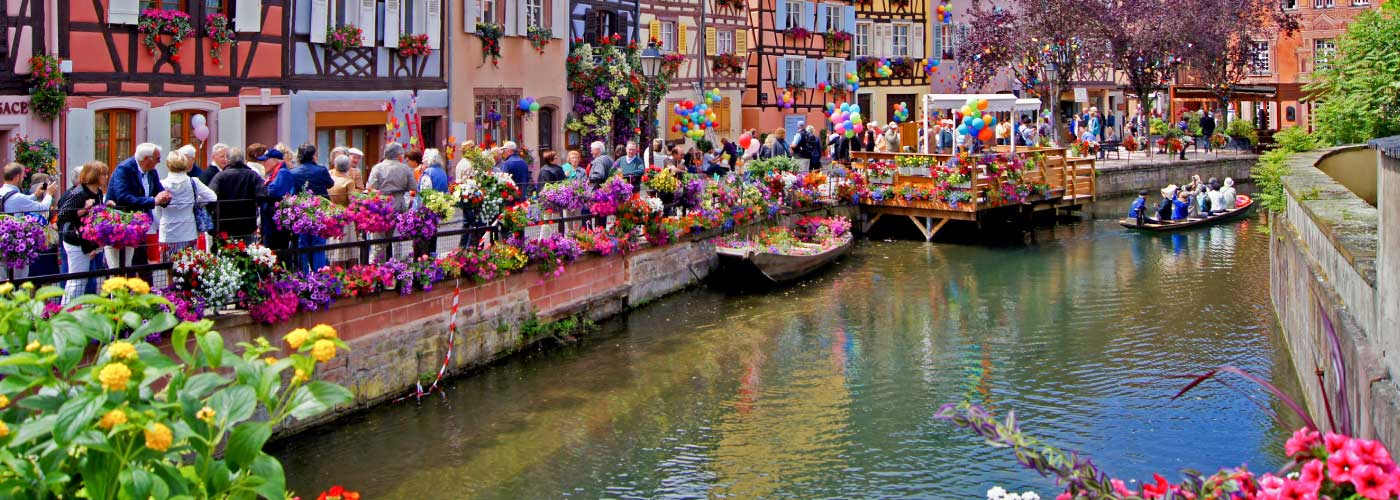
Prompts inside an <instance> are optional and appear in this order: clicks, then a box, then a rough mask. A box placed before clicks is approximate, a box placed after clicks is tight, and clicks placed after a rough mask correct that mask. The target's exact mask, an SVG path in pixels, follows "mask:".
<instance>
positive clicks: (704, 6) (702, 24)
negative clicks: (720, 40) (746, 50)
mask: <svg viewBox="0 0 1400 500" xmlns="http://www.w3.org/2000/svg"><path fill="white" fill-rule="evenodd" d="M638 3H641V2H638ZM709 8H710V2H709V1H708V0H705V1H701V2H700V46H699V47H697V48H696V49H697V50H696V52H699V53H700V58H699V59H700V71H697V72H696V73H698V74H699V75H700V94H701V96H704V93H705V56H707V55H709V53H707V52H705V47H708V46H709V45H707V44H708V43H709V40H707V39H706V38H707V35H706V33H705V32H706V30H705V17H706V16H708V15H709V14H708V13H706V12H705V11H706V10H708V9H709ZM676 26H677V27H678V28H679V27H680V23H677V24H676ZM681 29H684V28H681ZM734 36H739V35H738V33H735V35H734ZM681 50H682V51H684V50H685V47H681Z"/></svg>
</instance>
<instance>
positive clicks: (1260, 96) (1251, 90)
mask: <svg viewBox="0 0 1400 500" xmlns="http://www.w3.org/2000/svg"><path fill="white" fill-rule="evenodd" d="M1277 93H1278V87H1275V86H1273V85H1236V86H1235V87H1234V88H1232V89H1230V99H1232V100H1236V101H1259V100H1265V99H1268V100H1273V98H1274V96H1275V95H1276V94H1277ZM1172 97H1174V98H1176V99H1210V100H1215V99H1216V95H1215V92H1212V91H1211V90H1210V88H1209V87H1206V86H1204V85H1177V86H1175V87H1172Z"/></svg>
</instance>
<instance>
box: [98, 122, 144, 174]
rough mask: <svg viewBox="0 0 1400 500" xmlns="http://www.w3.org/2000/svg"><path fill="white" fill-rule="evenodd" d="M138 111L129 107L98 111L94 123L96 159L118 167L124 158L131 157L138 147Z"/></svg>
mask: <svg viewBox="0 0 1400 500" xmlns="http://www.w3.org/2000/svg"><path fill="white" fill-rule="evenodd" d="M135 128H136V112H135V111H132V110H129V109H104V110H102V111H98V112H97V114H96V118H95V123H94V130H93V132H94V133H93V135H94V138H93V139H94V143H95V146H96V149H95V150H94V151H95V153H96V154H95V155H94V156H96V159H97V160H99V161H103V162H106V163H107V166H108V167H110V168H116V167H117V164H118V163H121V162H122V160H125V159H127V158H130V157H131V155H132V153H133V152H134V151H135V149H136V144H135V142H136V136H135Z"/></svg>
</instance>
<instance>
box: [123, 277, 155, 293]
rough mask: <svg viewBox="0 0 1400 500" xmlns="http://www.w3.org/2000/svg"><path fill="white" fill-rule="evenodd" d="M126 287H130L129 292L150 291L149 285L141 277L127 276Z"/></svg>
mask: <svg viewBox="0 0 1400 500" xmlns="http://www.w3.org/2000/svg"><path fill="white" fill-rule="evenodd" d="M126 287H127V288H130V289H131V293H134V294H137V295H145V294H148V293H151V285H150V284H148V283H146V280H143V279H141V278H127V280H126Z"/></svg>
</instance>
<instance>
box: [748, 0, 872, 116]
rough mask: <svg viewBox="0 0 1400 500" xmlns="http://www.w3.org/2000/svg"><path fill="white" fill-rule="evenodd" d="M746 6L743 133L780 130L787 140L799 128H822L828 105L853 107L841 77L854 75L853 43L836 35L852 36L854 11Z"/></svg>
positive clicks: (797, 0) (799, 3)
mask: <svg viewBox="0 0 1400 500" xmlns="http://www.w3.org/2000/svg"><path fill="white" fill-rule="evenodd" d="M748 6H749V11H748V18H749V25H750V28H749V46H748V49H749V57H748V74H747V75H746V84H745V88H744V97H743V126H744V128H746V129H747V128H756V129H759V131H760V132H763V133H767V132H772V131H774V130H776V129H778V128H784V129H786V130H787V133H788V136H789V137H791V136H792V135H793V133H794V132H795V129H796V128H797V127H798V126H799V125H801V124H803V123H810V124H812V125H815V126H817V128H822V127H823V126H824V125H825V120H826V119H825V111H826V104H827V103H828V102H830V103H841V102H851V95H850V92H849V91H848V90H847V87H845V78H844V77H845V75H846V74H847V73H853V72H855V71H856V63H855V61H854V60H851V59H850V50H851V46H852V42H851V41H838V40H840V39H841V37H839V36H838V35H837V34H838V33H845V34H851V33H854V32H855V28H856V8H855V6H854V5H851V3H850V2H841V1H820V2H818V1H810V0H748ZM828 41H830V46H828ZM785 92H790V93H791V95H792V100H791V101H787V100H785V99H784V97H783V96H784V94H785Z"/></svg>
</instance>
